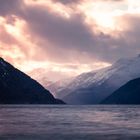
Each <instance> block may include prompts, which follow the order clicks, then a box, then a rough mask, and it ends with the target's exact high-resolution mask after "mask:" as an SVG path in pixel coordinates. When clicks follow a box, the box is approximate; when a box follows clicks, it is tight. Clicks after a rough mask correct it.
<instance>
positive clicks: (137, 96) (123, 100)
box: [101, 78, 140, 104]
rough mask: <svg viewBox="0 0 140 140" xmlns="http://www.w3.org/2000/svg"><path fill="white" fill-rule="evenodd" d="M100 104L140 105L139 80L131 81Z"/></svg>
mask: <svg viewBox="0 0 140 140" xmlns="http://www.w3.org/2000/svg"><path fill="white" fill-rule="evenodd" d="M101 103H102V104H140V78H138V79H135V80H131V81H130V82H128V83H127V84H125V85H124V86H122V87H120V88H119V89H118V90H116V91H115V92H114V93H113V94H111V95H110V96H109V97H107V98H106V99H105V100H104V101H102V102H101Z"/></svg>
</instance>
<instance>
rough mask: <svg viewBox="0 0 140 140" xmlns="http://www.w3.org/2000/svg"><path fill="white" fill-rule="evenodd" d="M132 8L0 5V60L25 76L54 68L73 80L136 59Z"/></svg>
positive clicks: (123, 4)
mask: <svg viewBox="0 0 140 140" xmlns="http://www.w3.org/2000/svg"><path fill="white" fill-rule="evenodd" d="M135 2H136V3H137V4H135V3H134V2H133V1H131V0H129V1H127V0H118V1H114V0H108V1H104V0H100V1H94V2H93V1H92V0H87V1H85V0H82V1H79V0H76V1H74V2H73V1H72V0H63V1H58V0H48V1H45V0H36V1H34V0H30V1H28V0H24V1H23V0H13V1H12V3H11V0H4V1H3V0H0V3H1V5H0V38H1V40H0V55H1V56H2V57H4V58H5V59H7V60H8V61H10V62H12V63H13V64H15V65H16V66H18V67H20V68H21V69H24V70H25V71H26V70H31V69H34V68H38V67H44V68H45V67H47V69H48V70H52V69H53V68H52V67H54V68H56V67H57V68H56V69H55V70H56V71H57V72H60V71H64V72H66V73H67V72H69V70H70V71H71V73H72V74H78V73H80V72H84V71H88V70H92V69H93V70H94V69H96V68H97V65H98V68H101V67H104V66H107V65H109V64H111V63H113V62H114V61H116V60H117V59H119V58H121V57H124V56H125V57H129V56H133V55H136V54H137V53H138V52H140V46H139V45H140V41H139V34H140V29H139V24H140V2H139V1H137V0H136V1H135ZM114 3H115V4H114ZM108 4H110V6H109V5H108ZM114 5H115V7H114ZM27 63H28V65H27ZM24 64H26V66H29V65H30V69H28V68H27V67H26V66H24V68H23V65H24ZM71 64H73V65H72V66H74V67H68V66H71ZM85 65H86V69H84V68H85ZM95 67H96V68H95ZM53 70H54V69H53ZM53 70H52V71H53Z"/></svg>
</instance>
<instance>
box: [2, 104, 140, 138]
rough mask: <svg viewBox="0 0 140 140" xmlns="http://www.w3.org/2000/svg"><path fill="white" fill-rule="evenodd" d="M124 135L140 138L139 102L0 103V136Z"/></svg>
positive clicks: (124, 136) (80, 136)
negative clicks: (108, 103) (83, 103)
mask: <svg viewBox="0 0 140 140" xmlns="http://www.w3.org/2000/svg"><path fill="white" fill-rule="evenodd" d="M121 139H122V140H140V106H109V105H106V106H103V105H98V106H96V105H90V106H82V105H81V106H70V105H12V106H11V105H1V106H0V140H121Z"/></svg>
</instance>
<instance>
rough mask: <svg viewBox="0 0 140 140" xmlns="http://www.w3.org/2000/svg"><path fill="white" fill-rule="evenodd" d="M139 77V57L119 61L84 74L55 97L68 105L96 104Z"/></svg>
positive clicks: (59, 91)
mask: <svg viewBox="0 0 140 140" xmlns="http://www.w3.org/2000/svg"><path fill="white" fill-rule="evenodd" d="M138 77H140V55H138V56H137V57H133V58H126V59H120V60H118V61H117V62H116V63H114V64H113V65H112V66H109V67H107V68H104V69H101V70H98V71H92V72H89V73H84V74H81V75H79V76H77V77H76V78H75V79H73V80H72V81H71V82H70V83H69V84H68V85H66V86H65V87H64V88H61V90H60V89H59V90H58V91H57V92H56V95H57V97H59V98H61V99H63V100H64V101H65V102H67V103H70V104H97V103H99V102H101V101H102V100H103V99H105V98H106V97H107V96H109V95H110V94H111V93H112V92H114V91H115V90H117V89H118V88H119V87H121V86H122V85H124V84H125V83H127V82H128V81H130V80H132V79H135V78H138Z"/></svg>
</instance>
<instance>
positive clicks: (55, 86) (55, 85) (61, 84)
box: [44, 77, 74, 97]
mask: <svg viewBox="0 0 140 140" xmlns="http://www.w3.org/2000/svg"><path fill="white" fill-rule="evenodd" d="M73 79H74V78H73V77H71V78H67V79H63V80H59V81H56V82H52V83H50V84H47V82H46V84H45V82H44V85H45V87H46V88H47V89H49V90H50V91H51V93H52V94H53V95H54V96H55V97H62V96H63V94H62V96H61V95H60V94H61V93H60V94H59V96H58V95H57V93H58V92H59V91H61V90H62V89H63V88H65V87H66V86H67V85H69V83H71V81H72V80H73ZM65 95H66V93H65Z"/></svg>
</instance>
